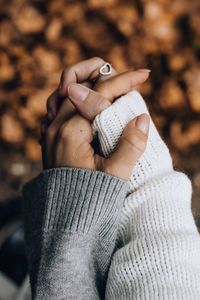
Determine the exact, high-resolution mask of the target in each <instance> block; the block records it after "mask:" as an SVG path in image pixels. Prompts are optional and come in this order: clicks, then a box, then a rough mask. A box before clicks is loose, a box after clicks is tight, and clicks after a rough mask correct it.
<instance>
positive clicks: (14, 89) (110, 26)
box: [0, 0, 200, 300]
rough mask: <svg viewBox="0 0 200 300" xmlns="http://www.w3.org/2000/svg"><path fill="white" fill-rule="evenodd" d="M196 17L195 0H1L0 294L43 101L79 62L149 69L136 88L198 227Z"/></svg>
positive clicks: (16, 265)
mask: <svg viewBox="0 0 200 300" xmlns="http://www.w3.org/2000/svg"><path fill="white" fill-rule="evenodd" d="M199 16H200V2H199V0H190V1H188V0H173V1H170V0H154V1H149V0H131V1H128V0H127V1H124V0H85V1H65V0H51V1H50V0H49V1H40V0H35V1H28V0H9V1H8V0H0V145H1V148H0V275H1V276H2V279H1V276H0V279H1V280H2V281H0V299H4V296H3V293H4V292H5V291H4V292H3V289H2V286H6V284H5V281H3V280H7V279H8V281H9V280H10V283H13V284H14V285H13V289H14V290H15V289H16V288H17V287H18V286H20V285H21V284H22V282H23V281H24V278H25V274H26V272H27V267H26V260H25V257H24V244H23V226H22V223H21V216H20V211H21V197H20V189H21V185H22V184H23V182H25V181H27V180H28V179H29V178H31V177H33V176H34V175H36V174H37V173H38V172H39V171H40V170H41V155H40V146H39V144H38V135H39V129H38V127H39V123H40V120H41V117H42V116H43V114H44V112H45V105H46V99H47V97H48V95H49V94H50V93H51V92H52V91H53V90H54V89H55V87H57V85H58V82H59V77H60V74H61V70H62V69H63V68H64V67H66V66H69V65H71V64H74V63H76V62H78V61H80V60H82V59H85V58H90V57H92V56H101V57H102V58H104V59H105V60H106V61H108V62H110V63H111V64H112V65H113V66H114V67H115V68H116V69H117V70H118V71H119V72H121V71H125V70H127V69H129V70H130V69H137V68H150V69H151V70H152V72H151V74H150V79H149V80H148V81H147V82H146V83H145V84H144V85H143V86H142V88H141V92H142V94H143V96H144V97H145V99H146V101H147V103H148V106H149V108H150V111H151V113H152V117H153V119H154V122H155V123H156V125H157V127H158V129H159V131H160V133H161V135H162V137H163V138H164V140H165V141H166V143H167V144H168V146H169V148H170V150H171V152H172V155H173V159H174V163H175V166H176V168H177V169H179V170H182V171H184V172H186V173H187V174H188V175H189V177H190V178H191V180H192V183H193V189H194V193H193V202H192V209H193V213H194V216H195V220H196V222H197V226H199V227H200V61H199V59H200V17H199ZM2 282H3V284H2ZM10 283H7V284H8V286H9V288H8V289H7V290H9V292H10V293H11V285H9V284H10ZM13 293H14V292H13ZM5 299H6V300H7V299H10V298H8V296H6V298H5ZM15 299H16V298H15Z"/></svg>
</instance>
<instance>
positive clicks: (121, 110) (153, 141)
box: [93, 91, 173, 192]
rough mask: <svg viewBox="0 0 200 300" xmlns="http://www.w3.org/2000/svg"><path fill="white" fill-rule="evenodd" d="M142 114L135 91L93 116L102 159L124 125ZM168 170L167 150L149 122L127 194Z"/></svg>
mask: <svg viewBox="0 0 200 300" xmlns="http://www.w3.org/2000/svg"><path fill="white" fill-rule="evenodd" d="M142 113H148V109H147V106H146V104H145V102H144V100H143V98H142V96H141V95H140V94H139V93H138V92H137V91H131V92H129V93H128V94H126V95H125V96H122V97H120V98H119V99H117V100H116V102H115V103H114V104H112V105H111V106H110V107H109V108H107V109H106V110H104V111H103V112H101V113H100V114H99V115H97V116H96V118H95V120H94V122H93V130H94V132H96V133H97V134H98V138H99V141H100V147H101V149H100V150H101V152H102V154H103V155H104V156H108V155H110V154H111V153H112V152H113V151H114V149H115V147H116V145H117V143H118V141H119V138H120V136H121V134H122V131H123V129H124V128H125V126H126V124H127V123H128V122H129V121H130V120H132V119H133V118H135V117H136V116H138V115H140V114H142ZM148 114H149V113H148ZM172 169H173V166H172V159H171V156H170V154H169V150H168V148H167V146H166V145H165V143H164V142H163V141H162V139H161V137H160V135H159V133H158V131H157V129H156V127H155V125H154V124H153V122H152V120H151V121H150V129H149V138H148V143H147V148H146V150H145V152H144V154H143V155H142V156H141V157H140V159H139V160H138V162H137V164H136V166H135V168H134V170H133V173H132V176H131V179H130V186H129V187H130V190H129V192H133V191H135V190H136V189H137V188H138V187H139V186H141V185H142V184H143V183H144V182H147V181H149V180H152V179H155V178H158V177H160V176H164V175H167V174H168V173H169V172H170V171H171V170H172Z"/></svg>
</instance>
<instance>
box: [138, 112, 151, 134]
mask: <svg viewBox="0 0 200 300" xmlns="http://www.w3.org/2000/svg"><path fill="white" fill-rule="evenodd" d="M149 124H150V118H149V116H148V115H147V114H142V115H140V116H138V117H137V120H136V123H135V127H136V128H137V129H139V130H140V131H142V132H143V133H144V134H147V133H148V131H149Z"/></svg>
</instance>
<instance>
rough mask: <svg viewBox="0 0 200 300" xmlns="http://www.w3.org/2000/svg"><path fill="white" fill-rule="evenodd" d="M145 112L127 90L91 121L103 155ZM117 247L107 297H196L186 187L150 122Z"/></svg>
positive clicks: (198, 257)
mask: <svg viewBox="0 0 200 300" xmlns="http://www.w3.org/2000/svg"><path fill="white" fill-rule="evenodd" d="M144 112H147V108H146V105H145V102H144V100H143V98H142V97H141V96H140V94H139V93H138V92H136V91H132V92H130V93H128V94H127V95H126V96H123V97H121V98H120V99H118V100H117V101H116V102H115V103H114V104H113V105H112V106H110V107H109V108H108V109H106V110H105V111H103V112H102V113H101V114H99V115H98V116H97V117H96V118H95V120H94V123H93V129H94V131H96V132H97V133H98V136H99V139H100V144H101V150H102V153H103V154H104V155H105V156H108V155H109V154H110V153H111V152H112V151H113V150H114V149H115V146H116V144H117V142H118V140H119V137H120V136H121V133H122V131H123V128H124V127H125V125H126V124H127V123H128V122H129V121H130V120H131V119H133V118H134V117H135V116H137V115H140V114H141V113H144ZM117 245H118V249H117V251H116V252H115V254H114V256H113V259H112V262H111V266H110V270H109V274H108V280H107V287H106V299H118V300H119V299H123V300H126V299H131V300H146V299H150V300H158V299H159V300H162V299H165V300H166V299H167V300H199V299H200V238H199V235H198V231H197V229H196V226H195V223H194V219H193V216H192V213H191V184H190V181H189V179H188V178H187V177H186V176H185V175H184V174H182V173H179V172H176V171H174V170H173V166H172V160H171V157H170V154H169V151H168V149H167V147H166V145H165V144H164V142H163V141H162V139H161V138H160V136H159V134H158V132H157V130H156V128H155V126H154V124H153V122H152V121H151V124H150V134H149V139H148V145H147V149H146V151H145V153H144V154H143V156H142V157H141V158H140V159H139V161H138V163H137V165H136V167H135V168H134V171H133V174H132V177H131V179H130V185H129V193H128V195H127V197H126V200H125V202H124V206H123V210H122V213H121V221H120V224H119V230H118V238H117Z"/></svg>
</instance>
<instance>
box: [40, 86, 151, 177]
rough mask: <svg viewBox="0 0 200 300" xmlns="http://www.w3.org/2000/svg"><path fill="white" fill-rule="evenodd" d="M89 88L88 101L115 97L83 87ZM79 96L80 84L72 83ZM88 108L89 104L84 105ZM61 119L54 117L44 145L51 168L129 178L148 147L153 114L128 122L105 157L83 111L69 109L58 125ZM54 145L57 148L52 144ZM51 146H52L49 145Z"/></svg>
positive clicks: (73, 92) (94, 111) (47, 162)
mask: <svg viewBox="0 0 200 300" xmlns="http://www.w3.org/2000/svg"><path fill="white" fill-rule="evenodd" d="M78 86H79V85H78ZM80 87H81V88H84V89H86V90H87V96H86V99H85V101H86V103H87V102H88V101H93V102H94V103H97V104H98V103H100V102H101V100H104V101H107V102H110V101H112V100H113V99H111V98H110V99H106V98H105V99H104V98H103V97H102V95H100V94H99V93H96V92H94V91H92V90H90V89H88V88H86V87H82V86H79V88H80ZM72 94H73V99H74V101H79V100H78V98H76V96H77V95H78V94H77V85H76V84H72V85H70V88H69V95H72ZM98 108H99V106H96V107H95V105H94V106H93V109H92V110H90V115H91V117H92V116H94V114H95V113H99V111H98ZM84 110H85V111H86V110H87V107H84ZM57 119H59V115H57V117H56V118H55V119H54V121H53V122H52V123H51V125H50V126H49V128H48V129H47V132H46V136H45V137H46V139H45V143H44V144H43V145H44V146H45V147H44V150H45V151H44V161H45V162H46V167H47V168H52V167H73V168H84V169H93V170H99V171H103V172H105V173H108V174H111V175H114V176H117V177H119V178H122V179H124V180H128V179H129V178H130V176H131V173H132V170H133V167H134V165H135V164H136V162H137V160H138V158H139V157H140V156H141V155H142V153H143V152H144V150H145V147H146V143H147V136H148V128H149V117H148V115H146V114H143V115H141V116H139V117H137V118H135V119H134V120H132V121H131V122H129V123H128V125H127V126H126V128H125V130H124V131H123V134H122V137H121V139H120V142H119V144H118V147H117V148H116V149H115V151H114V153H113V154H112V155H111V156H110V157H108V158H103V157H101V156H100V155H98V154H97V153H95V151H94V149H93V147H92V146H91V143H92V140H93V135H92V128H91V123H90V122H89V121H88V120H87V119H85V118H83V117H82V116H81V115H79V114H75V115H73V116H72V115H71V112H70V111H65V120H66V121H64V123H62V125H61V126H60V127H59V128H58V127H57ZM56 132H57V133H56ZM52 145H54V147H53V150H54V151H51V150H52V148H51V146H52ZM49 147H50V149H49Z"/></svg>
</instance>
